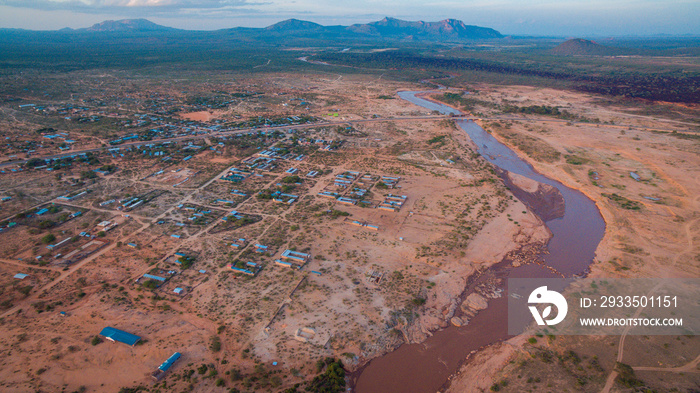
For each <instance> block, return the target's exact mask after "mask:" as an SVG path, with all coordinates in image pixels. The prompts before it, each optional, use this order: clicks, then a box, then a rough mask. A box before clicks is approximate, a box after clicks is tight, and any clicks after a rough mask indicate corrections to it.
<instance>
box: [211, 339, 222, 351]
mask: <svg viewBox="0 0 700 393" xmlns="http://www.w3.org/2000/svg"><path fill="white" fill-rule="evenodd" d="M209 349H211V351H212V352H219V351H221V338H219V336H212V338H211V343H210V344H209Z"/></svg>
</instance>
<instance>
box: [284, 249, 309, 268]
mask: <svg viewBox="0 0 700 393" xmlns="http://www.w3.org/2000/svg"><path fill="white" fill-rule="evenodd" d="M310 257H311V255H309V254H305V253H303V252H298V251H292V250H285V251H284V252H283V253H282V258H283V259H291V260H292V261H294V262H296V263H299V264H301V265H303V264H305V263H306V262H307V261H308V260H309V258H310Z"/></svg>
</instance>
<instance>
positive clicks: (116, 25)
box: [78, 19, 178, 32]
mask: <svg viewBox="0 0 700 393" xmlns="http://www.w3.org/2000/svg"><path fill="white" fill-rule="evenodd" d="M78 30H82V31H95V32H98V31H99V32H152V31H173V30H178V29H175V28H173V27H166V26H161V25H159V24H155V23H153V22H151V21H150V20H148V19H122V20H106V21H104V22H100V23H95V24H94V25H92V26H90V27H88V28H85V29H78Z"/></svg>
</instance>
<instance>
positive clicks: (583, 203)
mask: <svg viewBox="0 0 700 393" xmlns="http://www.w3.org/2000/svg"><path fill="white" fill-rule="evenodd" d="M421 93H424V92H410V91H404V92H400V93H399V96H400V97H401V98H402V99H404V100H407V101H409V102H412V103H414V104H416V105H419V106H421V107H424V108H426V109H429V110H436V111H439V112H441V113H443V114H450V113H452V114H455V115H458V114H460V112H459V111H458V110H456V109H454V108H450V107H448V106H446V105H442V104H439V103H436V102H433V101H428V100H425V99H423V98H420V97H419V96H417V95H419V94H421ZM456 122H457V125H458V126H459V127H461V128H462V130H464V131H465V132H466V133H467V134H468V135H469V137H470V138H471V140H472V141H473V142H474V144H475V145H476V146H477V149H478V152H479V154H481V155H482V156H483V157H484V158H485V159H486V160H487V161H488V162H490V163H491V164H493V165H495V166H496V167H498V168H500V169H502V170H504V171H509V172H512V173H516V174H518V175H522V176H525V177H528V178H530V179H532V180H536V181H538V182H541V183H544V184H548V185H550V186H552V187H554V188H556V189H557V190H558V191H559V192H560V193H561V196H562V197H563V200H564V213H563V215H561V214H559V215H558V217H557V218H553V219H548V220H546V221H545V224H546V225H547V227H548V228H549V229H550V231H551V232H552V238H551V239H550V240H549V242H548V243H547V250H548V253H546V254H544V255H542V259H543V260H544V263H545V265H547V266H550V267H551V268H553V269H555V270H556V271H558V272H559V273H561V274H563V275H565V276H567V277H571V276H573V275H583V274H585V273H586V272H587V270H588V267H589V265H590V264H591V263H592V262H593V258H594V256H595V250H596V248H597V247H598V244H599V243H600V241H601V240H602V238H603V234H604V232H605V222H604V221H603V217H602V216H601V214H600V211H599V210H598V208H597V207H596V205H595V203H594V202H593V201H592V200H591V199H589V198H588V197H586V196H585V195H584V194H583V193H581V192H579V191H577V190H573V189H571V188H568V187H566V186H565V185H563V184H562V183H560V182H558V181H556V180H552V179H550V178H548V177H546V176H544V175H542V174H540V173H538V172H536V171H535V170H534V168H533V167H532V166H531V165H530V164H528V163H527V162H525V161H523V160H522V159H520V158H519V157H518V155H517V154H515V152H513V151H512V150H511V149H509V148H508V147H506V146H505V145H503V144H502V143H500V142H498V141H497V140H496V139H495V138H494V137H493V136H492V135H491V134H489V133H488V132H486V131H484V129H482V128H481V127H480V126H479V125H478V124H476V123H474V122H472V121H469V120H457V121H456ZM523 202H524V203H526V204H528V205H530V203H528V202H529V201H527V200H523ZM535 211H536V210H535ZM541 217H542V216H541ZM484 275H486V276H489V275H490V276H492V277H497V278H504V279H505V278H509V277H512V278H515V277H553V273H552V271H551V270H550V269H545V268H543V267H542V266H540V265H524V266H520V267H517V268H512V267H510V266H509V264H508V263H506V262H503V263H499V264H496V265H494V266H492V267H491V268H490V269H488V271H487V272H486V273H484ZM482 276H483V275H482ZM474 284H475V283H474V282H471V283H470V284H469V285H471V286H472V287H473V286H474ZM469 290H470V288H469V287H468V288H467V289H466V292H468V291H469ZM507 325H508V323H507V298H506V297H501V298H497V299H492V300H490V301H489V306H488V308H487V309H485V310H483V311H481V312H479V313H478V314H477V315H476V316H475V317H473V318H471V319H470V320H469V324H468V325H466V326H462V327H455V326H450V327H447V328H445V329H442V330H440V331H437V332H434V334H433V335H432V336H431V337H429V338H428V339H427V340H425V341H424V342H422V343H420V344H404V345H401V346H400V347H399V348H398V349H396V350H395V351H393V352H390V353H388V354H386V355H384V356H381V357H379V358H376V359H374V360H372V361H371V362H369V364H367V365H366V366H365V367H364V368H363V369H362V370H361V371H360V372H359V373H357V374H356V377H355V380H354V381H353V386H354V391H355V392H356V393H414V392H415V393H431V392H436V391H438V390H440V388H441V387H443V386H444V385H445V384H446V383H447V380H448V378H449V377H450V375H452V374H453V373H455V372H456V371H457V369H458V368H459V366H460V364H461V363H462V362H463V361H464V359H465V358H466V357H467V356H468V355H469V354H470V353H471V352H472V351H475V350H478V349H479V348H482V347H484V346H486V345H489V344H492V343H494V342H498V341H501V340H505V339H508V338H509V337H510V336H508V333H507V328H508V326H507Z"/></svg>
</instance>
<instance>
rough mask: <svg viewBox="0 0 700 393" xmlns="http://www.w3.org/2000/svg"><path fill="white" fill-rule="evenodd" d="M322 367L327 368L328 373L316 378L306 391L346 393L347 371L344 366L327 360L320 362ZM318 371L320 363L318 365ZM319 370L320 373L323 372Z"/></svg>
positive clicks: (331, 359)
mask: <svg viewBox="0 0 700 393" xmlns="http://www.w3.org/2000/svg"><path fill="white" fill-rule="evenodd" d="M319 362H321V363H320V365H321V370H322V367H323V366H324V365H325V366H326V371H325V372H323V374H321V375H318V376H316V377H315V378H314V379H313V380H312V381H311V382H310V383H309V386H308V388H307V389H306V390H307V391H309V392H314V393H341V392H344V391H345V370H344V369H343V364H342V363H341V362H340V361H339V360H338V361H336V360H335V359H333V358H326V359H325V360H324V361H320V360H319ZM316 366H317V370H318V369H319V363H318V362H317V364H316ZM321 370H319V371H321Z"/></svg>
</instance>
